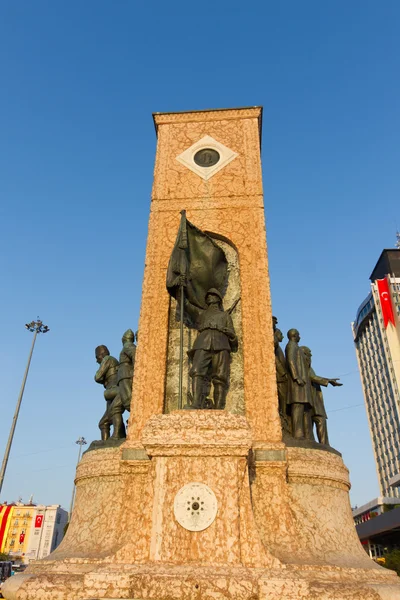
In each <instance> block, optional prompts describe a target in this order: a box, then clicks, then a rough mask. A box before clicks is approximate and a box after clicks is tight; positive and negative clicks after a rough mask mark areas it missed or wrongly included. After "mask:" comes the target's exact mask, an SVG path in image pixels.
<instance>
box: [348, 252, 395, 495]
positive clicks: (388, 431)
mask: <svg viewBox="0 0 400 600" xmlns="http://www.w3.org/2000/svg"><path fill="white" fill-rule="evenodd" d="M370 280H371V291H370V293H369V294H368V296H367V297H366V298H365V300H364V301H363V302H362V304H361V305H360V307H359V309H358V311H357V315H356V319H355V321H354V322H353V323H352V331H353V338H354V344H355V348H356V354H357V361H358V367H359V371H360V376H361V384H362V388H363V392H364V399H365V405H366V409H367V416H368V423H369V429H370V434H371V440H372V446H373V451H374V457H375V464H376V470H377V475H378V481H379V487H380V493H381V495H382V496H386V497H399V496H400V491H399V489H398V488H397V487H395V486H394V485H393V483H394V481H395V480H396V478H397V477H398V475H399V473H400V461H399V453H400V393H399V390H400V327H399V312H400V249H393V250H384V251H383V252H382V254H381V256H380V257H379V260H378V262H377V264H376V266H375V268H374V270H373V272H372V274H371V276H370Z"/></svg>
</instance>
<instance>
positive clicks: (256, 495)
mask: <svg viewBox="0 0 400 600" xmlns="http://www.w3.org/2000/svg"><path fill="white" fill-rule="evenodd" d="M249 465H250V468H249ZM249 475H250V477H249ZM250 481H251V483H250ZM182 482H185V483H187V482H198V483H202V484H206V485H207V486H209V487H210V488H211V489H212V490H213V492H214V494H215V496H216V499H217V503H218V511H217V516H216V518H215V520H214V521H213V523H212V524H211V525H210V526H209V527H207V528H206V529H205V530H203V531H189V530H187V529H185V528H184V527H182V526H181V525H179V523H178V522H177V520H176V518H175V517H174V498H175V496H176V494H177V492H178V491H179V489H180V487H181V485H182ZM76 485H77V497H76V508H75V510H74V513H73V517H72V521H71V524H70V528H69V531H68V535H67V536H66V538H65V540H64V541H63V542H62V544H61V545H60V547H59V548H58V549H57V550H56V551H55V552H54V553H53V554H52V555H50V556H49V557H48V558H46V559H44V560H41V561H38V562H37V563H35V564H32V565H31V566H30V567H29V570H28V571H27V572H26V573H24V574H22V575H18V576H15V577H13V578H11V579H10V580H9V582H7V584H6V587H5V593H6V598H7V600H22V599H23V600H39V599H40V600H56V599H57V600H95V599H96V600H100V599H111V598H114V599H122V598H126V599H135V600H198V599H202V600H203V599H209V600H211V599H212V600H226V599H227V598H229V599H232V600H256V599H257V600H278V599H282V600H298V599H299V598H304V599H315V600H317V599H318V600H345V599H346V600H347V599H349V598H351V599H352V600H356V599H357V600H358V599H359V600H361V599H363V600H365V598H367V599H371V600H379V599H382V600H395V599H396V600H397V599H400V586H399V585H398V583H397V582H398V577H397V575H396V574H395V573H392V572H391V571H388V570H386V569H383V568H381V567H379V566H378V565H376V564H375V563H374V562H373V561H371V560H370V559H369V557H368V556H367V555H366V553H365V552H364V550H363V549H362V547H361V545H360V543H359V540H358V538H357V534H356V531H355V527H354V524H353V521H352V516H351V508H350V504H349V499H348V490H349V480H348V471H347V469H346V467H345V466H344V464H343V461H342V459H341V457H340V456H338V455H337V454H334V453H330V452H326V451H322V450H321V451H316V450H310V449H303V448H285V446H284V445H283V444H276V445H275V447H271V446H270V447H268V448H263V449H260V448H258V449H256V450H252V435H251V428H250V426H249V424H248V422H247V420H246V419H245V418H244V417H242V416H238V415H231V414H228V413H224V412H223V411H212V410H207V411H176V412H173V413H171V414H169V415H155V416H153V417H151V418H150V419H149V421H148V422H147V423H146V425H145V427H144V429H143V433H142V449H136V450H135V449H132V448H120V449H118V448H117V449H115V448H112V449H108V450H95V451H91V452H87V453H86V454H85V455H84V456H83V459H82V461H81V463H80V464H79V466H78V471H77V478H76Z"/></svg>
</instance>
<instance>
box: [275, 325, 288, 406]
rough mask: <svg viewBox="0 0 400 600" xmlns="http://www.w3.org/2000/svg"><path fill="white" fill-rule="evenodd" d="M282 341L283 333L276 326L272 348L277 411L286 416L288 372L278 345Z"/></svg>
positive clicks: (283, 355)
mask: <svg viewBox="0 0 400 600" xmlns="http://www.w3.org/2000/svg"><path fill="white" fill-rule="evenodd" d="M282 341H283V333H282V331H281V330H280V329H278V328H276V329H275V331H274V348H275V368H276V383H277V386H278V401H279V412H280V414H281V416H282V417H286V416H287V396H288V372H287V365H286V358H285V354H284V352H283V350H282V348H281V347H280V345H279V344H280V342H282Z"/></svg>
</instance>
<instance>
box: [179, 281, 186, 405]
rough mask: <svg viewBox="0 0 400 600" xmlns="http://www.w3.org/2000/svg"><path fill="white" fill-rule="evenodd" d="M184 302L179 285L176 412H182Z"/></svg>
mask: <svg viewBox="0 0 400 600" xmlns="http://www.w3.org/2000/svg"><path fill="white" fill-rule="evenodd" d="M184 301H185V293H184V290H183V285H181V299H180V305H181V307H180V308H181V322H180V344H179V395H178V410H182V396H183V304H184Z"/></svg>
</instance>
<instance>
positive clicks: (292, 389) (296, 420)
mask: <svg viewBox="0 0 400 600" xmlns="http://www.w3.org/2000/svg"><path fill="white" fill-rule="evenodd" d="M287 337H288V339H289V342H288V343H287V345H286V349H285V354H286V363H287V369H288V374H289V378H288V388H289V389H288V400H287V402H288V405H290V411H291V421H292V435H293V437H294V438H296V439H310V440H313V439H314V436H313V434H312V421H311V406H312V398H311V382H310V377H309V367H308V365H307V363H306V358H305V356H304V354H303V352H302V351H301V349H300V347H299V341H300V334H299V332H298V331H297V329H289V331H288V333H287Z"/></svg>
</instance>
